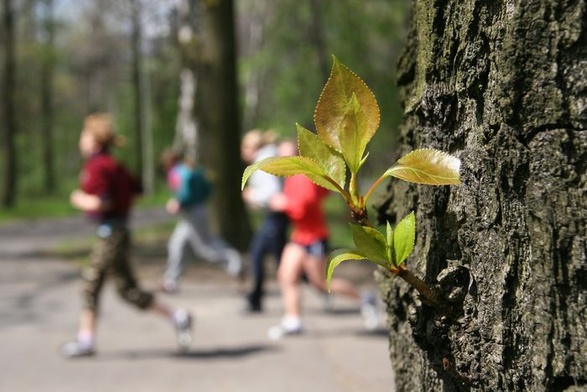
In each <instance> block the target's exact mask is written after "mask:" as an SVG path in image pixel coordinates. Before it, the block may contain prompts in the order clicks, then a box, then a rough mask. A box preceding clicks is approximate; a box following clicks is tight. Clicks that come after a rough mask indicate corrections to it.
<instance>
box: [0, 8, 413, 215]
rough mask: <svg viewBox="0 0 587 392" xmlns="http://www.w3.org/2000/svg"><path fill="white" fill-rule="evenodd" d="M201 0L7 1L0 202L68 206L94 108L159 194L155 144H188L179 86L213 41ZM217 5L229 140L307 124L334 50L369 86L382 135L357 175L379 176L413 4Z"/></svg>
mask: <svg viewBox="0 0 587 392" xmlns="http://www.w3.org/2000/svg"><path fill="white" fill-rule="evenodd" d="M198 3H202V4H200V5H198ZM206 3H213V2H210V1H204V0H201V1H194V0H2V7H1V9H0V13H1V14H0V16H1V19H0V48H1V50H0V94H1V97H2V98H1V100H0V132H1V135H2V139H1V143H0V174H1V178H0V191H1V192H0V193H1V195H2V200H1V207H0V209H5V210H7V209H10V208H13V207H14V206H16V205H18V204H19V203H32V202H34V200H38V199H43V198H51V197H53V198H63V201H64V203H66V202H67V197H66V195H67V194H68V193H69V192H70V191H71V189H72V188H74V187H75V185H76V182H77V176H78V172H79V167H80V164H81V161H80V157H79V153H78V150H77V139H78V136H79V131H80V127H81V124H82V119H83V117H84V116H85V115H86V114H88V113H90V112H94V111H109V112H111V113H113V115H114V117H115V121H116V126H117V130H118V131H119V132H120V133H121V134H123V135H125V136H126V138H127V139H128V145H127V147H126V148H125V149H124V150H122V151H121V152H119V153H118V154H119V156H120V157H121V158H122V159H123V160H124V161H125V162H126V163H127V164H128V165H129V166H130V167H131V168H132V169H133V170H135V171H137V172H139V173H141V174H142V176H143V179H144V181H145V185H146V188H147V189H148V190H149V191H150V192H157V191H158V190H159V189H163V188H164V184H163V181H162V179H163V176H162V175H161V173H160V172H159V169H158V164H157V160H158V159H157V158H158V156H159V154H160V152H161V151H162V149H164V148H165V147H167V146H170V145H172V144H174V143H175V144H176V145H177V144H178V143H179V144H186V143H189V137H187V138H186V135H185V132H184V134H183V135H182V134H181V132H180V128H181V127H180V126H178V124H180V123H181V121H180V119H181V111H180V102H184V103H185V102H187V103H188V107H187V110H188V111H191V112H193V113H195V117H196V122H197V121H198V112H197V110H195V109H193V108H192V107H191V106H189V103H190V102H191V100H192V99H193V100H195V99H196V98H195V97H196V95H194V94H195V93H194V91H192V90H193V88H194V86H192V90H189V89H188V90H185V89H184V90H182V88H181V86H182V83H183V82H185V77H186V74H185V72H184V71H185V70H186V68H187V69H190V70H191V71H194V72H196V73H197V72H199V70H201V69H202V67H197V66H194V67H192V66H190V61H194V58H196V59H197V58H198V56H199V55H200V54H199V52H198V46H199V45H200V44H201V41H203V40H206V39H213V37H212V38H210V36H208V35H206V34H199V32H200V31H201V28H202V25H204V24H205V23H206V22H205V18H206V15H205V13H206V12H207V9H208V8H207V7H206V6H205V4H206ZM216 3H230V7H232V8H231V9H230V10H228V11H227V12H233V15H234V18H232V17H230V15H229V18H228V19H224V20H225V21H226V20H229V21H234V24H233V25H232V26H230V27H231V28H234V37H235V39H236V42H235V47H236V56H235V62H236V64H235V69H236V74H237V86H238V88H237V89H236V92H235V94H236V95H237V96H236V97H235V99H236V102H237V103H238V113H239V114H238V116H236V117H237V118H236V119H235V121H238V123H239V124H238V126H237V128H238V129H236V131H237V132H236V133H234V135H236V136H235V137H236V138H237V139H238V135H240V134H242V133H243V132H245V131H246V130H248V129H250V128H271V129H274V130H275V131H277V132H278V133H279V134H280V135H283V136H288V137H289V136H294V132H295V123H296V122H299V123H300V124H303V125H305V126H306V127H308V128H309V129H314V125H313V119H312V116H313V112H314V107H315V105H316V102H317V99H318V97H319V94H320V91H321V89H322V87H323V86H324V82H325V81H326V78H327V76H328V73H329V70H330V66H331V63H332V58H331V56H332V55H336V56H337V57H338V58H339V59H340V60H341V61H342V62H343V63H344V64H346V65H347V66H349V67H350V68H351V69H352V70H354V71H355V72H356V73H357V74H359V75H360V76H361V78H363V79H364V80H365V81H366V83H367V84H368V85H369V86H370V87H371V88H372V90H373V91H374V93H375V95H376V97H377V99H378V102H379V104H380V107H381V112H382V119H381V121H382V123H381V128H380V132H379V133H378V135H377V136H376V137H375V140H374V141H373V143H372V144H371V148H370V151H371V156H372V157H375V158H372V159H370V162H371V165H372V167H368V168H366V169H365V170H366V171H368V170H377V171H378V172H379V171H382V170H384V168H385V167H386V166H387V165H389V164H390V163H391V162H392V159H393V156H394V153H395V149H394V139H395V128H396V125H397V124H398V123H399V119H400V115H401V109H400V107H399V104H398V98H397V89H396V87H395V81H394V77H395V68H396V64H397V61H398V58H399V55H400V52H401V48H402V47H403V42H404V40H405V30H406V25H407V19H408V10H409V1H408V0H393V1H392V0H337V1H320V0H301V1H300V0H281V1H278V2H276V1H271V0H234V1H233V0H222V1H219V2H216ZM223 23H226V22H223ZM224 28H225V29H224ZM223 29H224V31H231V30H230V29H228V27H227V26H224V27H223ZM186 37H187V38H186ZM186 39H187V41H186ZM185 42H189V45H185ZM182 43H183V44H182ZM196 61H197V60H196ZM188 76H189V75H188ZM202 83H203V82H202ZM209 88H210V87H209ZM212 88H213V86H212ZM208 91H209V90H208ZM182 93H183V96H182ZM186 94H187V101H186ZM180 97H183V101H181V100H180ZM200 99H201V100H203V101H206V96H205V95H204V96H202V97H201V98H200ZM192 103H193V102H192ZM184 109H185V108H184ZM191 131H194V130H193V129H192V130H191ZM227 135H231V134H230V133H223V132H210V133H209V135H208V136H207V139H205V140H208V141H210V140H211V139H219V140H216V144H220V145H224V144H223V143H226V140H222V138H225V137H227ZM230 137H233V136H230ZM232 145H236V146H237V145H238V140H236V141H233V143H232ZM229 151H230V153H227V154H226V155H224V156H223V157H222V159H223V160H226V161H230V162H232V163H234V164H233V165H232V166H231V167H238V168H240V167H241V166H242V164H241V163H240V157H239V156H238V153H235V151H236V150H234V149H229ZM121 153H122V154H121ZM233 155H234V156H233ZM206 159H207V158H206V156H205V155H204V156H203V157H202V161H203V163H204V164H207V163H208V162H207V161H206ZM377 166H378V167H377ZM231 170H232V169H231ZM240 174H241V173H240V172H239V173H236V174H235V178H237V177H238V178H240ZM379 174H380V173H379ZM239 185H240V184H239ZM234 189H235V192H238V187H235V188H234Z"/></svg>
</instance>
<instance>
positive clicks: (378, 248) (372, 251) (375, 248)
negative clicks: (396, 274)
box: [351, 223, 390, 264]
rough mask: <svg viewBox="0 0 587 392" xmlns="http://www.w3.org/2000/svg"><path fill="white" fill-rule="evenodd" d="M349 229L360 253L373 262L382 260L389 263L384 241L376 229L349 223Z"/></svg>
mask: <svg viewBox="0 0 587 392" xmlns="http://www.w3.org/2000/svg"><path fill="white" fill-rule="evenodd" d="M351 231H352V233H353V240H354V242H355V246H356V247H357V249H358V250H359V251H361V253H362V254H364V255H365V256H367V258H368V259H369V260H371V261H373V262H378V261H383V262H386V263H388V264H389V262H390V260H389V259H388V257H387V251H386V241H385V238H384V237H383V234H381V233H380V232H379V231H378V230H377V229H374V228H372V227H368V226H360V225H355V224H352V223H351Z"/></svg>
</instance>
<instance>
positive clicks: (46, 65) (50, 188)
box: [41, 0, 56, 194]
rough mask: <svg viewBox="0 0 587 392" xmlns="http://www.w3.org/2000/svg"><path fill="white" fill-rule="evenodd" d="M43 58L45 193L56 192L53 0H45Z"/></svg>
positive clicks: (42, 106)
mask: <svg viewBox="0 0 587 392" xmlns="http://www.w3.org/2000/svg"><path fill="white" fill-rule="evenodd" d="M43 6H44V11H45V15H44V19H43V30H44V31H43V33H44V43H43V50H44V53H43V57H42V60H41V61H42V63H41V116H42V119H41V122H42V125H41V130H42V131H41V132H42V136H41V139H42V148H43V170H44V181H43V183H44V188H45V192H46V193H48V194H52V193H54V192H55V185H56V184H55V159H54V156H53V144H54V143H53V74H54V69H55V53H54V41H55V22H54V19H53V0H44V1H43Z"/></svg>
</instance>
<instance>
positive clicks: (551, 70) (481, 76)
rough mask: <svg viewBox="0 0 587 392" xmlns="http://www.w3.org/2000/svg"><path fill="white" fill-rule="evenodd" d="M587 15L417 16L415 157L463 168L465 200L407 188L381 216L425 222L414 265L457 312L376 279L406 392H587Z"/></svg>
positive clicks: (410, 57) (409, 74)
mask: <svg viewBox="0 0 587 392" xmlns="http://www.w3.org/2000/svg"><path fill="white" fill-rule="evenodd" d="M586 13H587V11H586V3H585V2H584V1H560V0H528V1H523V2H520V1H513V0H505V1H502V2H497V3H493V2H486V1H481V0H444V1H431V0H418V1H415V2H414V10H413V24H412V31H411V34H410V36H409V39H408V44H407V50H406V52H405V53H404V56H403V58H402V60H401V61H400V65H399V71H400V72H399V79H398V80H399V84H400V86H401V87H402V88H403V91H404V97H403V103H404V105H405V117H404V122H403V125H402V129H401V134H402V136H401V140H402V153H407V152H408V151H410V150H412V149H414V148H423V147H434V148H439V149H442V150H444V151H447V152H450V153H453V154H455V155H457V156H459V157H460V158H461V160H462V168H461V176H462V185H461V186H458V187H427V186H414V185H409V184H407V183H404V182H401V181H397V180H395V181H392V182H391V184H390V187H389V189H388V198H387V200H382V201H381V202H380V203H379V205H378V206H377V209H378V211H379V213H380V218H381V219H390V220H391V221H392V222H397V221H398V220H399V219H400V218H401V217H403V216H404V215H405V214H407V213H408V212H409V210H411V209H414V210H415V211H416V216H417V240H416V248H415V251H414V254H413V255H412V256H411V257H410V258H409V260H408V265H409V267H410V268H412V269H413V270H414V271H415V272H417V273H418V274H419V275H420V276H422V277H425V279H426V280H427V281H428V282H436V281H437V280H438V281H439V282H440V286H441V287H442V288H443V290H444V292H445V293H447V294H446V295H447V296H448V297H449V298H450V299H451V300H452V301H453V303H454V307H455V308H454V309H453V310H454V311H455V312H454V313H452V314H447V313H446V312H442V311H439V310H435V309H432V308H430V307H428V306H425V305H423V304H422V303H421V302H420V301H419V300H418V298H417V296H416V294H415V292H414V290H412V289H410V288H409V287H408V286H407V285H406V284H405V283H404V282H403V281H402V280H399V279H389V278H388V277H387V276H386V275H385V274H384V273H380V274H378V280H379V282H380V288H381V290H382V294H383V298H384V300H385V302H386V304H387V312H388V315H389V321H388V323H389V324H388V325H389V328H390V356H391V360H392V364H393V367H394V369H395V374H396V380H397V390H398V391H410V392H412V391H427V392H429V391H469V390H471V391H586V390H587V329H586V328H587V309H586V308H587V300H586V295H587V256H586V248H587V241H586V230H587V216H586V214H587V174H586V170H585V169H586V166H587V132H586V130H587V96H586V91H587V25H586V23H585V21H586V20H587V14H586ZM468 282H470V284H469V283H468ZM465 294H466V295H465ZM463 297H464V300H463V301H462V302H461V301H460V300H461V299H463Z"/></svg>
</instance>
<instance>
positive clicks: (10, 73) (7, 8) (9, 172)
mask: <svg viewBox="0 0 587 392" xmlns="http://www.w3.org/2000/svg"><path fill="white" fill-rule="evenodd" d="M3 3H4V15H3V22H4V70H3V71H4V75H3V76H4V85H3V91H2V112H3V120H2V124H0V129H1V130H2V143H1V145H0V148H1V150H0V151H2V154H1V157H2V168H3V173H2V174H3V177H2V181H3V182H2V205H3V206H4V207H12V206H13V205H14V204H15V199H16V178H17V175H16V170H17V165H16V147H15V140H14V139H15V135H16V116H15V107H14V101H15V92H16V91H15V90H16V86H15V84H16V42H15V41H16V31H15V23H14V4H13V2H12V1H11V0H4V2H3Z"/></svg>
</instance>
